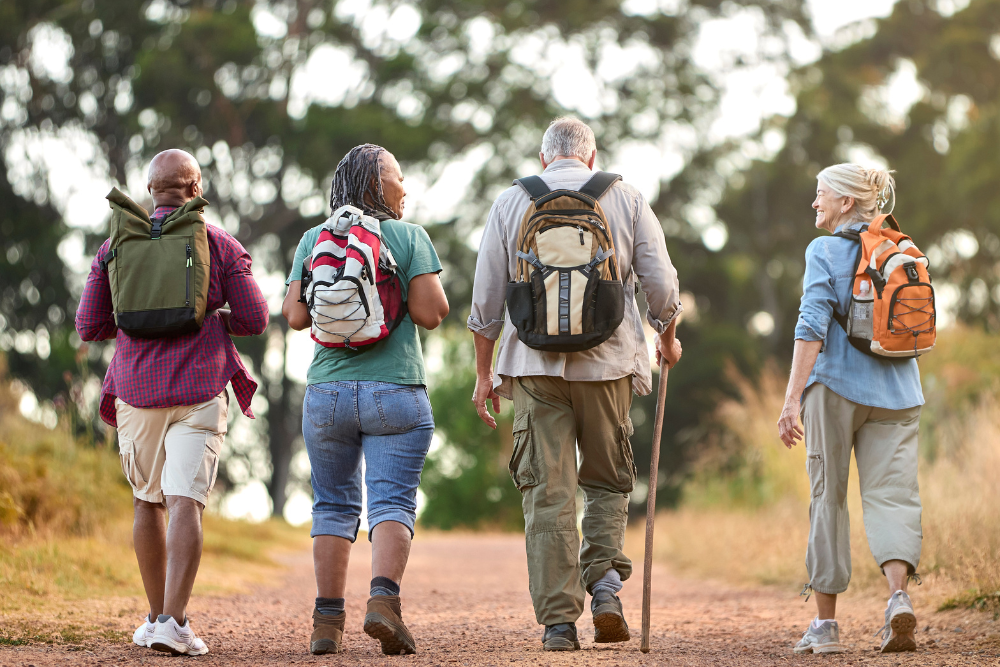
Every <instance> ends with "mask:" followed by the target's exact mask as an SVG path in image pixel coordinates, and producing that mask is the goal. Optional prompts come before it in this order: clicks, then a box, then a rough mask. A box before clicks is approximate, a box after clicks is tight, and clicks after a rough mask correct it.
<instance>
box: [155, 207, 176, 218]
mask: <svg viewBox="0 0 1000 667" xmlns="http://www.w3.org/2000/svg"><path fill="white" fill-rule="evenodd" d="M179 208H180V206H157V207H156V208H155V209H153V215H151V216H149V217H151V218H165V217H167V216H168V215H170V214H171V213H173V212H174V211H176V210H177V209H179Z"/></svg>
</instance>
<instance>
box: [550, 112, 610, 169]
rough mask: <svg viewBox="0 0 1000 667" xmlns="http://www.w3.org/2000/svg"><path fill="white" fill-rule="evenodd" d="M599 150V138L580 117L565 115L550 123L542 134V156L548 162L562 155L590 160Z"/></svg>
mask: <svg viewBox="0 0 1000 667" xmlns="http://www.w3.org/2000/svg"><path fill="white" fill-rule="evenodd" d="M595 150H597V140H596V139H595V138H594V131H593V130H592V129H590V126H589V125H587V124H586V123H584V122H583V121H582V120H580V119H578V118H573V117H571V116H563V117H561V118H556V119H555V120H554V121H552V122H551V123H550V124H549V129H547V130H545V135H544V136H542V157H544V158H545V161H546V162H551V161H552V160H553V158H555V157H557V156H559V155H562V156H565V157H578V158H580V159H582V160H589V159H590V156H591V155H593V154H594V151H595Z"/></svg>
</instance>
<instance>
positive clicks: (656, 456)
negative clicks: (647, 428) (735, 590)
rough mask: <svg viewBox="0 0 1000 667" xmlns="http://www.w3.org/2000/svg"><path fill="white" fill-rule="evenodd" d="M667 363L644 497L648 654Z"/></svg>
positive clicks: (646, 650)
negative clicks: (654, 532)
mask: <svg viewBox="0 0 1000 667" xmlns="http://www.w3.org/2000/svg"><path fill="white" fill-rule="evenodd" d="M668 372H669V369H668V368H667V362H666V360H664V359H663V358H662V357H661V358H660V384H659V386H658V387H657V390H656V421H654V422H653V455H652V457H651V458H650V460H649V495H648V496H646V553H645V559H644V561H643V566H642V644H641V645H640V646H639V650H640V651H642V652H643V653H649V598H650V593H651V589H652V586H653V517H654V515H655V514H656V473H657V472H658V470H659V468H660V433H661V432H662V431H663V404H664V403H665V402H666V398H667V373H668Z"/></svg>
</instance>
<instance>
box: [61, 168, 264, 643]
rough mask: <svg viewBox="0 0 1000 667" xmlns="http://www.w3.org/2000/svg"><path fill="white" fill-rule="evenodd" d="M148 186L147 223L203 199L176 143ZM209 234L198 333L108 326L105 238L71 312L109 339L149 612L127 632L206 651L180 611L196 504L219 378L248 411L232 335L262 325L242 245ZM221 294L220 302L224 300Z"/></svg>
mask: <svg viewBox="0 0 1000 667" xmlns="http://www.w3.org/2000/svg"><path fill="white" fill-rule="evenodd" d="M147 189H148V191H149V194H150V195H151V196H152V198H153V214H152V216H150V217H151V219H152V220H153V222H154V223H155V222H156V221H160V222H162V223H164V224H170V222H171V220H172V219H173V218H176V217H179V216H181V215H185V214H186V213H187V211H189V210H196V209H200V208H202V207H204V206H206V205H207V204H208V202H206V201H205V200H204V199H201V196H202V182H201V169H200V167H199V166H198V161H197V160H195V159H194V157H192V156H191V155H190V154H189V153H186V152H184V151H181V150H168V151H164V152H162V153H159V154H158V155H157V156H156V157H154V158H153V161H152V162H151V163H150V165H149V180H148V185H147ZM206 233H207V236H208V246H209V257H210V262H211V269H210V273H209V288H208V306H207V314H206V316H205V321H204V323H203V324H202V327H201V329H200V330H198V331H197V332H194V333H189V334H184V335H180V336H175V337H172V338H133V337H131V336H129V335H128V334H126V333H125V332H124V331H119V330H118V329H117V327H116V326H115V317H114V312H113V308H112V302H111V289H110V283H109V280H108V274H107V272H106V270H104V269H103V268H102V267H101V263H100V260H101V259H102V258H104V257H105V255H106V254H107V252H108V248H109V246H110V243H111V240H110V239H108V241H105V243H104V245H103V246H101V249H100V250H99V251H98V253H97V257H96V258H95V259H94V263H93V264H92V265H91V270H90V276H89V277H88V278H87V285H86V287H85V288H84V292H83V295H82V296H81V298H80V307H79V309H78V310H77V315H76V329H77V332H78V333H79V334H80V338H82V339H83V340H105V339H110V338H115V339H116V346H115V356H114V358H113V359H112V361H111V364H110V365H109V366H108V372H107V375H106V376H105V378H104V386H103V388H102V391H101V404H100V413H101V418H102V419H103V420H104V421H105V422H107V423H108V424H109V425H111V426H113V427H115V428H117V429H118V446H119V451H120V454H121V459H122V470H123V472H124V473H125V475H126V477H127V478H128V481H129V484H130V485H131V486H132V494H133V496H134V499H133V505H134V509H135V522H134V524H133V541H134V544H135V555H136V559H137V560H138V561H139V572H140V573H141V574H142V584H143V587H144V588H145V590H146V598H147V600H148V601H149V614H148V616H146V618H144V619H143V622H142V625H140V626H139V627H138V628H137V629H136V631H135V634H134V635H133V637H132V641H133V642H135V643H136V644H137V645H139V646H142V647H149V648H152V649H155V650H158V651H164V652H167V653H171V654H173V655H204V654H206V653H208V647H207V646H206V645H205V642H203V641H202V640H201V639H199V638H198V637H197V635H195V633H194V631H193V630H192V628H191V625H190V623H189V622H188V617H187V605H188V601H189V599H190V597H191V589H192V587H193V586H194V581H195V576H196V575H197V573H198V564H199V563H200V561H201V546H202V530H201V515H202V512H203V510H204V509H205V503H206V502H207V501H208V497H209V494H211V492H212V487H213V486H214V484H215V478H216V473H217V471H218V465H219V452H220V451H221V449H222V443H223V440H224V439H225V435H226V431H227V421H228V414H229V394H228V392H227V390H226V385H227V384H229V383H232V386H233V394H234V395H235V397H236V400H237V402H238V403H239V406H240V409H241V411H242V412H243V414H244V415H246V416H247V417H250V418H251V419H252V418H253V412H251V410H250V401H251V399H252V398H253V394H254V392H255V391H256V389H257V384H256V382H254V380H253V378H251V377H250V374H249V373H248V372H247V370H246V368H245V367H244V366H243V362H242V361H241V360H240V356H239V354H237V352H236V347H235V346H234V345H233V341H232V338H231V337H230V336H253V335H259V334H261V333H263V331H264V329H265V327H266V326H267V313H268V309H267V302H266V301H265V300H264V295H263V294H262V293H261V291H260V287H259V286H258V285H257V283H256V282H255V281H254V279H253V275H252V273H251V269H250V264H251V262H250V255H249V254H247V251H246V250H244V249H243V246H241V245H240V244H239V242H238V241H237V240H236V239H234V238H233V237H232V236H230V235H229V234H227V233H226V232H225V231H223V230H222V229H220V228H219V227H217V226H215V225H206ZM148 289H150V290H155V289H157V285H156V284H155V283H151V284H149V286H148ZM226 304H228V305H229V309H223V306H225V305H226ZM168 513H169V515H170V522H169V525H168V524H167V521H166V519H167V514H168Z"/></svg>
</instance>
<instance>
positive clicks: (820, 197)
mask: <svg viewBox="0 0 1000 667" xmlns="http://www.w3.org/2000/svg"><path fill="white" fill-rule="evenodd" d="M812 207H813V208H814V209H816V228H817V229H825V230H826V231H828V232H830V233H833V232H834V231H835V230H836V229H837V226H838V225H840V224H842V223H844V222H847V220H848V219H849V218H850V214H851V210H852V209H853V207H854V198H853V197H841V196H840V195H838V194H837V193H836V192H834V191H833V188H831V187H830V186H829V185H827V184H826V183H824V182H823V181H816V199H815V201H813V203H812Z"/></svg>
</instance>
